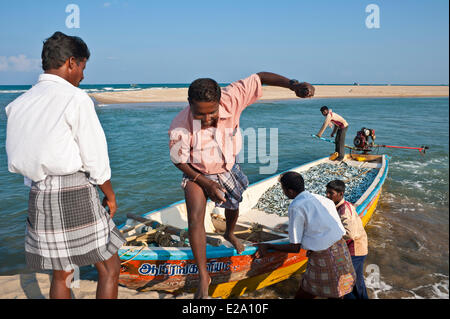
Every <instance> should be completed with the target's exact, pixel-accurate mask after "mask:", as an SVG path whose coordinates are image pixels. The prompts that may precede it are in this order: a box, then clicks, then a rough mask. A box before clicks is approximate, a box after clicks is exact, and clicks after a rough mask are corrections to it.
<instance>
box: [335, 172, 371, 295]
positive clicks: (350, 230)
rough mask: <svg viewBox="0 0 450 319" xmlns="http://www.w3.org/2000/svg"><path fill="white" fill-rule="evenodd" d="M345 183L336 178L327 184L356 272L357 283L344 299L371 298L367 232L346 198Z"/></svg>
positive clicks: (353, 207)
mask: <svg viewBox="0 0 450 319" xmlns="http://www.w3.org/2000/svg"><path fill="white" fill-rule="evenodd" d="M344 193H345V183H344V182H343V181H341V180H334V181H331V182H329V183H328V184H327V198H329V199H331V200H332V201H333V202H334V203H335V204H336V209H337V211H338V213H339V216H340V218H341V221H342V225H344V228H345V235H344V239H345V241H346V242H347V246H348V250H349V251H350V255H351V256H352V263H353V267H354V268H355V272H356V285H355V287H354V288H353V291H352V292H351V293H349V294H348V295H346V296H345V297H344V299H369V297H368V296H367V289H366V284H365V282H364V260H365V259H366V257H367V253H368V243H367V233H366V231H365V229H364V226H363V224H362V220H361V218H360V217H359V215H358V213H357V212H356V209H355V206H353V205H352V204H351V203H349V202H347V201H346V200H345V199H344Z"/></svg>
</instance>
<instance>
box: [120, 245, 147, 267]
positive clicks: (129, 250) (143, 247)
mask: <svg viewBox="0 0 450 319" xmlns="http://www.w3.org/2000/svg"><path fill="white" fill-rule="evenodd" d="M142 243H143V244H144V245H143V246H142V247H141V249H140V250H139V251H138V252H137V254H136V255H134V256H133V257H131V258H130V259H127V260H125V261H124V262H122V263H120V265H121V266H122V265H125V264H126V263H128V262H130V261H132V260H133V259H134V258H136V257H137V256H139V254H140V253H141V252H142V251H143V250H144V249H145V248H146V247H148V245H147V243H146V242H145V241H143V242H142ZM136 248H137V247H133V248H130V249H128V250H127V251H126V252H124V253H123V254H122V255H120V256H119V258H121V257H122V256H123V255H125V254H126V253H128V252H133V251H134V250H136Z"/></svg>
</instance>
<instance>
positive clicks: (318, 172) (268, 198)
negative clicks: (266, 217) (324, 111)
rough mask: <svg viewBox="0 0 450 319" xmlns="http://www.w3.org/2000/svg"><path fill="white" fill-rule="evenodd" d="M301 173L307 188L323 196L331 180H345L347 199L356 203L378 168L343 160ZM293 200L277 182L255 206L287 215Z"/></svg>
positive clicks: (320, 165) (272, 212) (268, 211)
mask: <svg viewBox="0 0 450 319" xmlns="http://www.w3.org/2000/svg"><path fill="white" fill-rule="evenodd" d="M301 174H302V176H303V179H304V180H305V189H306V190H307V191H309V192H310V193H313V194H319V195H323V196H325V194H326V185H327V184H328V183H329V182H331V181H332V180H335V179H340V180H342V181H344V182H345V186H346V188H345V193H344V197H345V200H347V201H349V202H350V203H355V202H356V201H357V200H358V199H359V198H360V197H361V196H362V195H363V194H364V192H365V191H366V190H367V189H368V188H369V186H370V185H371V183H372V181H373V179H374V178H375V176H376V175H377V174H378V170H377V169H370V168H367V167H361V168H358V167H353V166H350V165H347V164H346V163H345V162H341V163H340V164H338V165H336V164H328V163H322V164H319V165H317V166H314V167H312V168H310V169H309V170H308V171H306V172H303V173H301ZM291 201H292V200H290V199H288V198H287V197H286V196H285V195H284V193H283V190H282V189H281V185H280V183H277V184H276V185H274V186H272V187H271V188H269V189H268V190H267V191H266V192H265V193H264V194H263V195H262V196H261V198H260V199H259V201H258V203H257V204H256V206H255V207H254V208H256V209H259V210H262V211H265V212H266V213H269V214H278V215H280V216H287V211H288V207H289V204H290V203H291Z"/></svg>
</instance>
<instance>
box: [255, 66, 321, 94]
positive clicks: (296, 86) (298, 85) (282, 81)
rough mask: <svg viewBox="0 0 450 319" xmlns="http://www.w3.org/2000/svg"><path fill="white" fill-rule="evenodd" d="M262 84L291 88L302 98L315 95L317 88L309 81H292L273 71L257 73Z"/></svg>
mask: <svg viewBox="0 0 450 319" xmlns="http://www.w3.org/2000/svg"><path fill="white" fill-rule="evenodd" d="M257 74H258V76H259V78H260V79H261V84H262V85H270V86H278V87H283V88H287V89H290V90H292V91H294V92H295V94H296V95H297V96H298V97H300V98H307V97H313V96H314V92H315V88H314V86H312V85H311V84H309V83H307V82H291V80H290V79H288V78H286V77H284V76H282V75H279V74H275V73H271V72H259V73H257Z"/></svg>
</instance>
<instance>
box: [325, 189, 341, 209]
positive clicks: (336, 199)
mask: <svg viewBox="0 0 450 319" xmlns="http://www.w3.org/2000/svg"><path fill="white" fill-rule="evenodd" d="M326 196H327V198H328V199H331V200H332V201H333V203H334V204H335V205H337V204H339V203H340V202H341V200H343V199H344V192H338V191H337V190H335V189H332V188H330V187H327V194H326Z"/></svg>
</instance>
